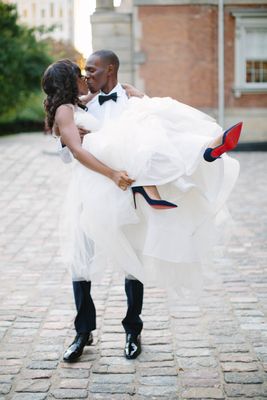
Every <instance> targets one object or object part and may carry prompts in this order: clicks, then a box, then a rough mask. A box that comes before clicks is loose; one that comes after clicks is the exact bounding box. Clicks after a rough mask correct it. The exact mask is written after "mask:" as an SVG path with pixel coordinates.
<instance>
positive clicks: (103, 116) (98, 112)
mask: <svg viewBox="0 0 267 400" xmlns="http://www.w3.org/2000/svg"><path fill="white" fill-rule="evenodd" d="M114 92H116V93H117V101H116V102H115V101H113V100H108V101H106V102H105V103H103V104H102V105H100V104H99V100H98V97H99V95H104V96H107V95H110V94H112V93H114ZM127 102H128V97H127V95H126V92H125V90H124V89H123V87H122V86H121V84H120V83H118V84H117V85H116V86H115V87H114V88H113V89H112V90H111V91H110V92H109V93H104V92H102V91H100V93H99V94H98V95H97V96H95V97H94V98H93V99H92V100H91V101H89V103H87V104H86V106H87V108H88V111H87V112H89V113H91V114H92V115H93V116H94V117H95V118H97V119H98V120H99V122H100V127H103V126H104V125H106V124H108V122H109V121H110V120H112V119H116V118H118V117H119V116H120V115H121V113H122V112H123V110H124V109H125V108H126V107H127ZM57 145H58V153H59V156H60V158H61V160H62V161H63V162H64V163H69V162H71V161H72V160H73V156H72V154H71V152H70V150H69V149H68V147H62V145H61V141H60V139H59V141H58V144H57Z"/></svg>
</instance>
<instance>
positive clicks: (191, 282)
mask: <svg viewBox="0 0 267 400" xmlns="http://www.w3.org/2000/svg"><path fill="white" fill-rule="evenodd" d="M75 118H76V123H77V124H80V125H83V126H84V127H87V128H88V129H90V128H91V129H92V126H94V127H95V129H96V127H97V124H96V123H95V121H93V117H92V116H90V115H88V114H86V113H83V112H77V113H76V115H75ZM221 133H222V129H221V127H220V126H218V125H217V124H216V122H215V121H214V120H213V119H212V118H211V117H209V116H207V115H206V114H204V113H202V112H200V111H198V110H196V109H194V108H192V107H189V106H187V105H184V104H182V103H179V102H177V101H175V100H172V99H170V98H147V97H146V98H144V99H137V98H133V99H131V100H129V107H128V108H127V110H126V111H125V112H124V113H123V114H122V115H121V117H120V118H119V119H117V120H116V121H112V122H110V123H109V124H108V125H106V126H105V127H104V128H102V129H100V130H98V131H97V130H96V131H94V132H92V133H90V134H88V135H86V137H85V138H84V142H83V146H84V148H86V149H87V150H88V151H89V152H91V153H92V154H93V155H95V156H96V157H97V158H98V159H99V160H101V161H102V162H104V163H105V164H107V165H108V166H110V167H112V168H114V169H118V170H122V169H124V170H126V171H127V172H128V174H129V176H130V177H132V178H134V179H135V180H136V181H135V183H134V185H136V186H141V185H142V186H143V185H157V187H158V190H159V192H160V194H161V197H162V199H165V200H168V201H170V202H173V203H175V204H177V205H178V207H177V208H175V209H170V210H164V211H163V210H155V209H153V208H152V207H150V206H149V205H148V204H147V203H146V202H145V200H144V199H143V198H142V197H141V196H138V197H137V209H135V208H134V205H133V196H132V191H131V189H128V190H127V191H126V192H124V191H122V190H121V189H119V188H118V187H116V186H115V184H114V183H113V182H112V181H111V180H110V179H108V178H106V177H104V176H102V175H100V174H98V173H95V172H93V171H91V170H89V169H87V168H85V167H83V166H82V165H80V164H79V163H78V162H77V163H76V165H75V167H74V171H73V178H72V182H71V184H70V187H69V190H68V194H67V198H66V203H65V209H64V212H63V218H62V223H61V238H62V250H63V255H64V258H65V260H66V262H67V263H68V264H69V265H70V267H71V270H72V277H73V280H93V281H95V280H97V281H98V280H100V279H101V278H102V277H103V275H104V273H105V268H106V266H107V265H112V266H113V267H114V268H117V269H119V270H120V271H124V273H125V274H131V275H133V276H134V277H136V278H137V279H139V280H140V281H142V282H144V283H145V284H148V283H149V284H155V285H159V286H161V287H162V286H163V287H171V288H174V289H175V290H176V291H180V289H182V288H189V289H193V290H196V289H198V288H200V287H201V284H202V281H203V278H204V277H205V276H209V275H210V273H212V268H211V263H210V256H209V255H210V253H211V250H212V248H213V246H214V244H216V243H217V241H218V240H220V239H221V237H222V233H223V232H225V228H226V227H227V221H228V220H229V213H228V211H227V208H226V206H225V203H226V200H227V199H228V197H229V195H230V193H231V191H232V189H233V187H234V185H235V182H236V180H237V177H238V173H239V164H238V162H237V161H236V160H235V159H232V158H231V157H229V156H228V155H226V154H224V155H223V156H222V158H220V159H218V160H216V161H215V162H213V163H207V162H205V161H204V160H203V152H204V150H205V148H206V147H207V146H208V144H209V143H210V142H211V140H212V139H213V138H214V137H216V136H217V135H219V134H221Z"/></svg>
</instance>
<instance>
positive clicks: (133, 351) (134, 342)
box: [124, 333, 141, 360]
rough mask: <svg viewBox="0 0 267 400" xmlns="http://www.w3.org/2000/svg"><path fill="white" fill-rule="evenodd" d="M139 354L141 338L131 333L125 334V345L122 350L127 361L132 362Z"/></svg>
mask: <svg viewBox="0 0 267 400" xmlns="http://www.w3.org/2000/svg"><path fill="white" fill-rule="evenodd" d="M140 353H141V336H140V335H133V334H132V333H127V334H126V343H125V348H124V355H125V357H126V358H127V360H134V359H135V358H136V357H138V356H139V354H140Z"/></svg>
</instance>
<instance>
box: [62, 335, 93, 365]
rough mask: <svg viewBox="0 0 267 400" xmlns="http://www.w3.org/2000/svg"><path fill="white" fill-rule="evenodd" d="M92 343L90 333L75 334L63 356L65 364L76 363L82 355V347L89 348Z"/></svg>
mask: <svg viewBox="0 0 267 400" xmlns="http://www.w3.org/2000/svg"><path fill="white" fill-rule="evenodd" d="M92 343H93V334H92V332H90V333H77V335H76V336H75V339H74V341H73V342H72V343H71V345H70V346H69V347H68V348H67V350H66V351H65V353H64V355H63V360H64V361H65V362H74V361H76V360H77V359H78V358H79V357H80V356H81V355H82V353H83V348H84V346H90V345H91V344H92Z"/></svg>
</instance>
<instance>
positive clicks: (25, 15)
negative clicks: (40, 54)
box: [6, 0, 74, 44]
mask: <svg viewBox="0 0 267 400" xmlns="http://www.w3.org/2000/svg"><path fill="white" fill-rule="evenodd" d="M6 3H13V4H16V5H17V10H18V14H19V19H20V22H21V23H23V24H25V25H27V26H29V27H40V26H43V27H45V28H50V27H54V29H53V30H52V31H51V32H49V33H48V34H46V35H44V36H49V37H52V38H53V39H55V40H63V41H65V42H68V43H71V44H73V42H74V0H50V1H47V0H6ZM44 36H43V37H44Z"/></svg>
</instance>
